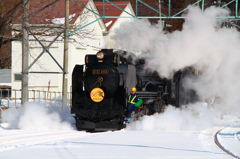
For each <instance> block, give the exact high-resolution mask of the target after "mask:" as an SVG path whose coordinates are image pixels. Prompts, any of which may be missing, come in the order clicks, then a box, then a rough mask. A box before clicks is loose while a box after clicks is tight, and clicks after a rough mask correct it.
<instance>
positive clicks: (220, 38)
mask: <svg viewBox="0 0 240 159" xmlns="http://www.w3.org/2000/svg"><path fill="white" fill-rule="evenodd" d="M222 15H228V11H227V10H226V9H220V8H216V7H210V8H208V9H206V10H205V11H204V12H202V11H201V10H200V9H199V8H198V7H192V8H190V9H189V12H188V14H186V15H185V17H186V20H185V23H184V24H183V30H182V31H175V32H173V33H166V32H164V31H163V30H162V28H161V27H159V26H155V27H154V26H152V25H151V24H150V23H149V22H148V21H147V20H135V21H134V22H132V23H124V24H122V25H121V27H120V28H119V29H118V30H116V31H115V36H114V38H113V39H114V40H115V48H119V49H125V50H128V51H131V52H138V54H137V55H138V56H141V57H145V58H146V65H145V67H147V68H153V69H155V70H157V71H158V73H159V74H160V75H161V76H162V77H167V78H170V77H171V76H172V75H173V72H175V71H177V70H182V69H184V68H186V67H189V66H193V67H194V68H195V69H196V70H199V72H200V73H199V75H198V76H197V78H194V79H193V78H189V79H187V80H185V85H184V86H185V87H186V88H187V87H188V88H193V89H194V90H196V91H197V94H198V95H199V97H200V98H201V100H202V101H210V102H209V103H211V100H212V99H213V100H212V101H214V104H213V105H212V108H214V111H216V112H215V113H217V114H218V115H219V117H221V118H222V119H223V118H224V115H226V114H228V115H229V114H231V115H236V116H237V117H238V118H239V114H240V107H239V102H240V96H239V91H240V82H239V79H240V69H239V68H240V54H239V50H240V45H239V44H240V36H239V33H238V31H237V30H236V29H235V28H220V26H219V24H221V20H220V19H216V18H215V17H216V16H222ZM136 39H137V40H136ZM139 52H140V54H139Z"/></svg>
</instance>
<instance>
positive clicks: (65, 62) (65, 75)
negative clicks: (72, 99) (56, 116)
mask: <svg viewBox="0 0 240 159" xmlns="http://www.w3.org/2000/svg"><path fill="white" fill-rule="evenodd" d="M65 27H66V28H65V33H64V34H65V35H64V37H65V38H64V55H63V69H64V73H63V86H62V96H63V102H66V101H67V85H68V36H67V33H68V32H69V0H65Z"/></svg>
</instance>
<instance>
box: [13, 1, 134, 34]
mask: <svg viewBox="0 0 240 159" xmlns="http://www.w3.org/2000/svg"><path fill="white" fill-rule="evenodd" d="M54 1H55V0H49V1H44V0H34V1H33V2H31V3H30V5H29V12H30V15H31V14H32V13H34V12H36V11H38V10H39V9H42V8H43V7H45V6H47V5H48V4H50V3H52V2H54ZM76 1H77V2H78V3H80V4H82V5H83V6H86V5H87V3H88V2H89V0H76ZM112 3H114V4H115V5H117V6H119V7H120V8H122V9H125V8H126V7H127V5H128V4H129V3H130V2H129V1H115V2H112ZM94 4H95V6H96V8H97V10H98V13H99V14H100V15H103V2H94ZM83 9H84V7H82V6H80V5H78V4H77V3H75V2H73V1H69V23H70V24H74V23H75V21H76V20H77V18H78V17H79V15H80V14H81V13H82V11H83ZM122 12H123V11H122V10H120V9H118V8H117V7H115V6H113V5H112V4H110V3H108V2H105V16H120V15H121V13H122ZM116 20H117V18H107V19H103V23H104V24H105V26H106V28H107V30H109V29H110V28H111V27H112V26H113V24H114V23H115V22H116ZM14 23H15V24H21V23H22V17H19V18H18V19H17V20H15V21H14ZM29 23H30V24H64V23H65V0H60V1H59V2H56V3H54V4H53V5H51V6H50V7H47V8H46V9H44V10H43V11H41V12H39V13H37V14H36V15H34V16H32V17H30V18H29Z"/></svg>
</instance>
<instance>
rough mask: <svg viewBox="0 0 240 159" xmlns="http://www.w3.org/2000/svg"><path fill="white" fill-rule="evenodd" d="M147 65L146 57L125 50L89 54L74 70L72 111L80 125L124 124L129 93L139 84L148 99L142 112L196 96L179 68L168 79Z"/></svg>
mask: <svg viewBox="0 0 240 159" xmlns="http://www.w3.org/2000/svg"><path fill="white" fill-rule="evenodd" d="M143 66H144V60H142V59H136V58H134V55H130V56H126V52H124V51H123V52H119V51H118V52H113V50H112V49H102V50H101V51H99V52H98V53H97V54H96V55H86V56H85V65H76V66H75V68H74V70H73V73H72V107H71V113H73V114H75V119H76V127H77V129H78V130H87V131H96V130H108V129H110V130H113V129H115V130H120V129H122V128H124V127H125V124H124V120H125V115H126V112H127V99H126V93H130V90H131V88H132V87H136V89H137V92H136V93H137V95H138V96H139V98H141V99H143V101H144V102H143V104H142V109H141V114H146V115H151V114H154V113H156V112H161V111H163V109H164V106H166V105H168V104H171V105H174V106H176V107H179V106H180V105H181V104H183V103H188V102H189V101H190V100H192V98H191V97H190V96H191V95H192V94H194V93H189V92H188V94H190V95H186V93H183V91H184V89H183V88H182V86H181V78H182V76H183V72H181V71H178V72H176V73H175V74H174V76H173V78H172V79H171V80H167V79H162V78H160V77H159V75H158V74H157V72H154V71H149V70H148V71H147V70H144V69H143ZM84 70H85V71H84ZM187 74H188V73H187ZM181 94H184V98H182V97H181Z"/></svg>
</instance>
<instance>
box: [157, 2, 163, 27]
mask: <svg viewBox="0 0 240 159" xmlns="http://www.w3.org/2000/svg"><path fill="white" fill-rule="evenodd" d="M158 3H159V12H160V13H161V12H162V5H161V0H158ZM160 13H159V17H160V22H161V20H162V14H160Z"/></svg>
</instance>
